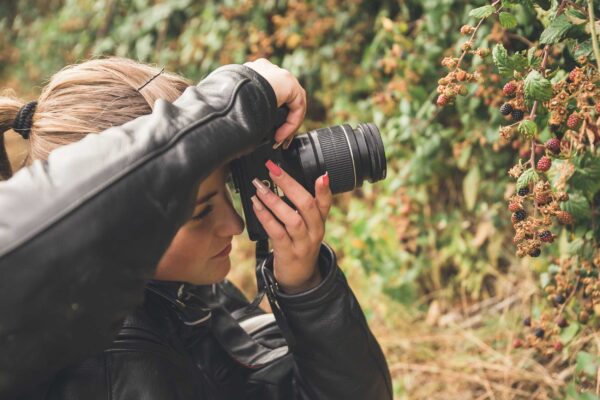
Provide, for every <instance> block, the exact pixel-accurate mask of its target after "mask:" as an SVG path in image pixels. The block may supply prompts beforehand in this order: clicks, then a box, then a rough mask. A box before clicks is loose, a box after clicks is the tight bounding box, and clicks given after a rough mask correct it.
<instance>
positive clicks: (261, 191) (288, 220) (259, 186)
mask: <svg viewBox="0 0 600 400" xmlns="http://www.w3.org/2000/svg"><path fill="white" fill-rule="evenodd" d="M252 184H253V185H254V186H255V187H256V196H257V197H258V199H260V201H261V202H262V203H263V204H264V205H265V206H266V208H268V211H270V212H272V213H273V215H274V216H275V217H277V218H278V219H279V220H280V221H281V222H282V223H283V224H284V226H285V231H286V232H287V234H288V235H289V237H290V238H291V239H292V240H293V241H294V242H295V243H300V242H303V241H306V240H307V239H308V238H309V236H308V232H307V230H308V228H307V226H306V224H305V223H304V219H303V218H302V216H301V215H300V214H298V213H297V212H296V211H295V210H294V209H293V208H292V207H290V206H289V205H287V204H286V203H285V202H284V201H283V200H281V199H280V198H279V196H277V195H276V194H275V193H273V192H272V191H271V190H270V189H269V188H267V186H266V185H265V184H264V183H262V182H261V181H260V180H258V179H254V180H253V181H252ZM265 211H267V210H265ZM263 214H266V212H264V213H263ZM269 214H270V213H269ZM273 239H274V238H273Z"/></svg>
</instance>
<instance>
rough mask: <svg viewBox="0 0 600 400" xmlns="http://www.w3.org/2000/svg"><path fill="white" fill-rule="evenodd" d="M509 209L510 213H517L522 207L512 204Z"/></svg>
mask: <svg viewBox="0 0 600 400" xmlns="http://www.w3.org/2000/svg"><path fill="white" fill-rule="evenodd" d="M508 209H509V210H510V212H517V211H519V210H520V209H521V205H520V204H519V203H510V204H509V205H508Z"/></svg>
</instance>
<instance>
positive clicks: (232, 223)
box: [215, 201, 244, 237]
mask: <svg viewBox="0 0 600 400" xmlns="http://www.w3.org/2000/svg"><path fill="white" fill-rule="evenodd" d="M243 231H244V220H243V219H242V217H240V215H239V214H238V213H237V211H235V208H234V207H233V204H232V203H231V202H229V201H227V202H225V205H224V210H223V213H222V217H221V218H220V221H219V222H218V226H217V227H216V232H215V233H216V234H217V235H218V236H221V237H231V236H235V235H240V234H241V233H242V232H243Z"/></svg>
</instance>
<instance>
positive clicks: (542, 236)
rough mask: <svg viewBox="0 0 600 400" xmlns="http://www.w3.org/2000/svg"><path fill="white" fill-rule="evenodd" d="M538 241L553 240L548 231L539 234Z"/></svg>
mask: <svg viewBox="0 0 600 400" xmlns="http://www.w3.org/2000/svg"><path fill="white" fill-rule="evenodd" d="M540 240H541V241H542V242H552V241H553V240H554V236H553V235H552V232H550V231H543V232H542V233H540Z"/></svg>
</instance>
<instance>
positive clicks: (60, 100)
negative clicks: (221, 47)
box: [0, 58, 190, 180]
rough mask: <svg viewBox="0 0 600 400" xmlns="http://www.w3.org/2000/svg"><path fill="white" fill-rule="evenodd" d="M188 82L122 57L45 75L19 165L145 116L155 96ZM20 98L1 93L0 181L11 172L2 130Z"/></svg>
mask: <svg viewBox="0 0 600 400" xmlns="http://www.w3.org/2000/svg"><path fill="white" fill-rule="evenodd" d="M189 85H190V83H189V82H188V81H187V80H186V79H184V78H183V77H181V76H179V75H176V74H171V73H165V72H163V71H162V70H160V69H158V68H155V67H152V66H149V65H145V64H140V63H138V62H135V61H132V60H128V59H124V58H106V59H96V60H90V61H86V62H84V63H81V64H75V65H70V66H68V67H66V68H64V69H62V70H61V71H59V72H58V73H56V74H55V75H54V76H52V78H51V79H50V82H49V83H48V85H46V87H45V88H44V89H43V90H42V93H41V95H40V97H39V99H38V100H37V102H38V104H37V108H36V110H35V112H34V114H33V120H32V126H31V130H30V132H29V139H28V141H29V149H28V155H27V157H26V159H25V161H24V163H25V164H26V163H30V162H31V161H32V160H36V159H46V158H47V157H48V153H50V151H52V150H53V149H55V148H56V147H59V146H62V145H65V144H68V143H72V142H75V141H78V140H80V139H81V138H83V137H84V136H85V135H87V134H89V133H97V132H102V131H103V130H105V129H108V128H110V127H111V126H117V125H122V124H124V123H125V122H128V121H131V120H132V119H135V118H137V117H139V116H142V115H145V114H149V113H150V112H151V111H152V108H153V107H154V102H155V101H156V100H158V99H165V100H167V101H174V100H175V99H176V98H178V97H179V96H180V95H181V94H182V93H183V91H184V90H185V88H186V87H188V86H189ZM24 104H25V102H24V101H22V100H20V99H17V98H16V97H14V96H6V95H5V96H0V180H2V179H8V178H9V177H10V176H11V175H12V169H11V165H10V162H9V159H8V155H7V153H6V148H5V146H4V132H6V131H8V130H9V129H11V128H12V124H13V121H14V119H15V117H16V116H17V113H18V112H19V110H20V109H21V107H22V106H23V105H24Z"/></svg>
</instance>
